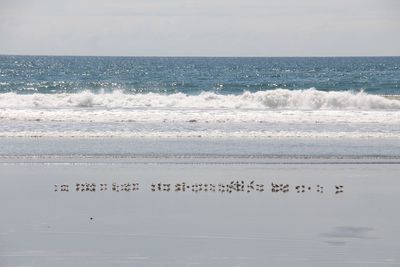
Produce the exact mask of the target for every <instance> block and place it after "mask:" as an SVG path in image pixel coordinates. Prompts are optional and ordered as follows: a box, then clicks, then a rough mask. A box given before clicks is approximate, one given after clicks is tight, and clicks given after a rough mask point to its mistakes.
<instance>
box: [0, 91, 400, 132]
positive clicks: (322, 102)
mask: <svg viewBox="0 0 400 267" xmlns="http://www.w3.org/2000/svg"><path fill="white" fill-rule="evenodd" d="M399 111H400V101H399V100H396V99H388V98H386V97H383V96H377V95H368V94H366V93H363V92H359V93H352V92H321V91H317V90H315V89H308V90H297V91H289V90H284V89H278V90H273V91H265V92H264V91H262V92H261V91H260V92H255V93H250V92H244V93H243V94H241V95H218V94H215V93H210V92H204V93H201V94H199V95H195V96H192V95H185V94H182V93H178V94H172V95H162V94H155V93H149V94H124V93H123V92H122V91H115V92H113V93H109V94H93V93H90V92H82V93H78V94H31V95H18V94H15V93H5V94H0V122H1V124H0V137H33V136H37V137H88V138H92V137H161V138H179V137H199V136H200V137H209V138H219V137H225V138H230V137H234V138H243V137H248V138H272V137H273V138H292V137H307V138H308V137H311V138H323V137H324V138H325V137H331V138H340V137H355V138H356V137H357V138H370V137H373V138H400V134H399V132H400V128H399V125H400V112H399ZM149 129H151V130H149Z"/></svg>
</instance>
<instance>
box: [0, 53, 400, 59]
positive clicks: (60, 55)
mask: <svg viewBox="0 0 400 267" xmlns="http://www.w3.org/2000/svg"><path fill="white" fill-rule="evenodd" d="M0 56H17V57H18V56H26V57H121V58H363V57H364V58H377V57H400V55H384V56H382V55H337V56H334V55H323V56H322V55H321V56H309V55H308V56H307V55H304V56H293V55H290V56H282V55H279V56H254V55H253V56H251V55H249V56H209V55H208V56H207V55H205V56H198V55H197V56H194V55H192V56H191V55H185V56H182V55H158V56H157V55H140V56H139V55H81V54H75V55H70V54H67V55H62V54H55V55H51V54H2V53H0Z"/></svg>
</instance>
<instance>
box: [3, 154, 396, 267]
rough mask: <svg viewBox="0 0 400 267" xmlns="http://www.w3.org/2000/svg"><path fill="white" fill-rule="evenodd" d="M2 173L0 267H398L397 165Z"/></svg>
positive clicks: (206, 163) (50, 164) (7, 165)
mask: <svg viewBox="0 0 400 267" xmlns="http://www.w3.org/2000/svg"><path fill="white" fill-rule="evenodd" d="M0 173H1V184H2V186H1V187H0V210H1V211H2V216H1V217H2V219H1V220H0V265H1V266H265V265H266V264H268V265H271V266H398V265H400V258H399V254H398V251H399V250H400V245H399V242H398V240H399V238H400V230H399V228H398V222H399V221H400V215H399V213H398V212H397V203H399V201H400V194H399V188H400V187H399V185H400V182H399V179H398V178H399V173H400V165H399V164H398V162H396V160H390V161H389V160H387V161H386V162H385V160H381V161H379V162H371V161H368V160H362V159H359V160H355V161H354V160H353V161H346V160H341V161H338V160H332V159H323V160H321V159H320V160H318V159H312V158H311V159H306V160H301V161H299V160H294V159H269V160H268V159H264V160H253V161H252V160H251V159H246V160H240V159H235V160H227V159H221V158H219V159H216V158H209V159H204V158H203V159H201V160H199V161H198V160H197V159H192V160H188V159H186V160H185V159H179V158H174V159H168V160H166V159H160V158H149V157H146V158H142V159H138V158H136V159H131V160H129V161H127V160H125V161H124V160H114V161H108V163H107V160H101V159H91V160H87V159H84V158H79V157H77V158H73V157H71V158H69V159H68V160H65V159H62V158H61V159H58V160H53V161H51V160H42V161H40V160H39V161H38V160H36V161H35V160H33V159H29V158H26V159H24V160H21V159H19V160H17V159H11V160H10V159H8V160H5V159H4V158H3V159H2V163H1V164H0ZM236 182H238V183H239V184H238V185H236V184H235V183H236ZM242 182H243V186H244V190H237V191H235V190H232V192H228V187H229V185H230V184H232V183H233V184H235V186H237V188H239V187H240V186H241V185H242ZM128 184H129V186H128ZM159 184H160V185H159ZM183 184H185V185H186V186H188V187H187V190H185V191H182V190H176V189H177V188H178V185H179V188H180V189H182V186H183ZM200 184H201V186H200ZM206 184H207V188H208V189H207V191H206V190H204V188H205V185H206ZM93 185H95V186H94V188H95V190H86V187H88V188H89V187H90V188H92V186H93ZM195 185H197V190H192V189H193V188H194V186H195ZM211 185H214V186H215V190H214V191H213V190H211V187H212V186H211ZM222 185H223V186H224V190H225V191H223V192H222V189H221V188H222ZM256 185H257V186H256ZM261 185H262V188H263V189H264V190H256V189H257V188H258V189H260V188H261ZM276 185H277V186H278V187H280V188H287V189H288V190H287V191H286V190H274V186H276ZM225 186H226V188H225ZM251 186H253V188H251ZM303 186H304V188H303ZM159 187H160V190H159ZM200 187H201V188H202V190H199V188H200ZM256 187H257V188H256ZM321 187H322V188H321ZM153 188H154V189H155V190H152V189H153ZM167 188H169V189H170V190H164V189H167ZM78 189H79V190H78ZM81 189H82V190H81ZM219 189H221V190H219ZM299 189H300V190H299Z"/></svg>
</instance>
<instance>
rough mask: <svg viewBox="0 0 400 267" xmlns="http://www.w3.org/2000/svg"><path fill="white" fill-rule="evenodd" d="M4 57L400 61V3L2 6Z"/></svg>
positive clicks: (14, 2)
mask: <svg viewBox="0 0 400 267" xmlns="http://www.w3.org/2000/svg"><path fill="white" fill-rule="evenodd" d="M0 54H22V55H97V56H400V0H112V1H111V0H107V1H106V0H66V1H62V0H0Z"/></svg>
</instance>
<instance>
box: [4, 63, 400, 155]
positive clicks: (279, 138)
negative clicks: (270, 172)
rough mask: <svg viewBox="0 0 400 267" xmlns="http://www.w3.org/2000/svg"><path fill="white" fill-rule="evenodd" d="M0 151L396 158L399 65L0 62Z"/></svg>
mask: <svg viewBox="0 0 400 267" xmlns="http://www.w3.org/2000/svg"><path fill="white" fill-rule="evenodd" d="M32 140H34V141H32ZM54 140H59V141H54ZM60 140H61V141H60ZM71 140H72V141H71ZM82 140H83V141H82ZM85 140H86V141H85ZM88 140H89V141H88ZM96 140H97V141H96ZM104 140H107V141H104ZM110 140H113V141H110ZM115 140H120V141H115ZM138 140H139V141H138ZM341 140H344V141H341ZM161 141H162V142H161ZM90 142H92V143H93V145H92V146H89V147H88V146H87V144H89V143H90ZM159 142H161V143H159ZM21 144H22V145H21ZM57 144H66V145H65V146H66V147H57ZM104 144H107V145H105V146H104ZM158 144H160V145H158ZM272 144H279V145H277V146H276V145H272ZM0 145H1V147H2V148H0V154H1V155H28V154H29V155H32V154H86V155H88V154H96V155H97V154H99V153H100V154H102V153H103V154H110V155H111V154H113V155H116V154H117V155H118V154H124V155H129V154H132V155H133V154H152V153H153V154H157V153H159V154H163V153H164V154H180V153H181V154H188V153H189V154H190V151H192V153H193V154H218V155H221V154H234V155H242V154H246V155H252V154H257V155H264V154H268V155H294V154H296V155H328V156H332V155H357V156H360V155H377V156H399V153H398V152H397V151H400V57H338V58H183V57H182V58H174V57H165V58H164V57H159V58H156V57H62V56H57V57H53V56H0ZM165 146H168V148H167V149H166V148H165ZM104 147H106V149H105V148H104ZM118 147H119V148H118ZM232 147H235V149H232ZM150 148H151V149H150Z"/></svg>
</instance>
